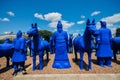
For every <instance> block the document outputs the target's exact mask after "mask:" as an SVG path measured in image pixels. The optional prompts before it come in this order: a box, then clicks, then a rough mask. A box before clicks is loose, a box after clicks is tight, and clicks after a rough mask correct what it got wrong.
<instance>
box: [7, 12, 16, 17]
mask: <svg viewBox="0 0 120 80" xmlns="http://www.w3.org/2000/svg"><path fill="white" fill-rule="evenodd" d="M7 14H8V15H10V16H15V14H14V13H13V12H12V11H9V12H7Z"/></svg>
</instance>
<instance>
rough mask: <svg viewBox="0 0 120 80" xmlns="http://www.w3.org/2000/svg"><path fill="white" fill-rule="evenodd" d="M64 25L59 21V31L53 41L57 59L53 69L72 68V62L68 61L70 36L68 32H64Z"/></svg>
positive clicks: (55, 33) (54, 35)
mask: <svg viewBox="0 0 120 80" xmlns="http://www.w3.org/2000/svg"><path fill="white" fill-rule="evenodd" d="M62 27H63V26H62V23H61V21H58V24H57V31H55V32H54V34H53V40H54V45H55V58H54V63H53V65H52V67H53V68H58V69H63V68H70V67H71V65H70V62H69V59H68V55H67V51H68V35H67V32H66V31H63V30H62Z"/></svg>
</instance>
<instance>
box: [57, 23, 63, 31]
mask: <svg viewBox="0 0 120 80" xmlns="http://www.w3.org/2000/svg"><path fill="white" fill-rule="evenodd" d="M62 27H63V26H62V23H61V21H58V23H57V31H58V32H61V31H62Z"/></svg>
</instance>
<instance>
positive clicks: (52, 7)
mask: <svg viewBox="0 0 120 80" xmlns="http://www.w3.org/2000/svg"><path fill="white" fill-rule="evenodd" d="M88 18H89V19H90V20H92V19H95V20H96V26H97V28H99V27H100V25H99V21H100V20H104V21H106V22H107V26H108V27H109V28H110V29H111V30H112V32H113V33H114V32H115V29H116V28H118V27H120V0H0V34H2V33H4V32H9V31H13V32H14V33H16V32H17V31H18V30H21V31H23V32H26V31H27V30H29V28H30V27H31V24H32V23H37V24H38V27H39V29H41V30H45V29H46V30H50V31H53V32H54V31H55V30H56V23H57V21H58V20H61V21H62V23H63V27H64V30H66V31H67V32H68V33H81V34H82V33H83V32H84V29H85V23H86V20H87V19H88Z"/></svg>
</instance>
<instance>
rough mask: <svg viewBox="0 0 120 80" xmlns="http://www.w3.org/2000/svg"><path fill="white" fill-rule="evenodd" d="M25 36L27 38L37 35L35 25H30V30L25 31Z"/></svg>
mask: <svg viewBox="0 0 120 80" xmlns="http://www.w3.org/2000/svg"><path fill="white" fill-rule="evenodd" d="M27 34H28V35H29V37H32V36H36V35H39V33H38V29H37V23H35V24H31V28H30V29H29V31H27Z"/></svg>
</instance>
